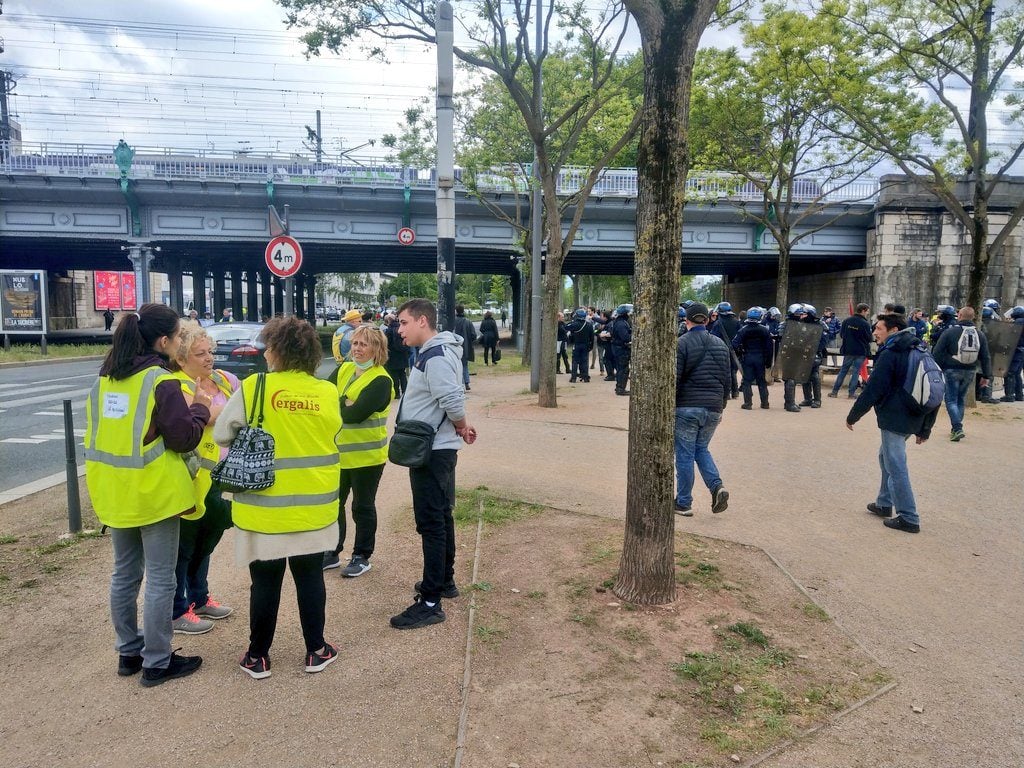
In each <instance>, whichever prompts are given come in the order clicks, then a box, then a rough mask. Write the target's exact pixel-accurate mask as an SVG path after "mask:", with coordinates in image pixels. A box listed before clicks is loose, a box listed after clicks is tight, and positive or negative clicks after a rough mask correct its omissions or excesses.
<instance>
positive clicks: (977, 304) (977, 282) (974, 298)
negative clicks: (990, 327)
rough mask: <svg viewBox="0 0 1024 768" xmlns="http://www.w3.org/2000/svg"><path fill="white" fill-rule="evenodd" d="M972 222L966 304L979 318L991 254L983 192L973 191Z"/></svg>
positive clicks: (986, 202) (986, 203) (985, 200)
mask: <svg viewBox="0 0 1024 768" xmlns="http://www.w3.org/2000/svg"><path fill="white" fill-rule="evenodd" d="M979 192H981V191H980V190H979ZM972 223H973V224H974V228H973V231H972V232H971V266H970V270H969V271H968V273H967V274H968V280H967V306H969V307H974V311H975V312H977V313H978V317H979V318H980V317H981V302H982V301H984V298H985V297H984V295H983V294H984V293H985V284H986V283H987V282H988V264H989V257H990V255H991V254H990V253H989V247H988V200H987V199H986V198H985V197H984V194H983V193H981V194H978V193H975V200H974V212H973V222H972ZM1011 301H1012V299H1011Z"/></svg>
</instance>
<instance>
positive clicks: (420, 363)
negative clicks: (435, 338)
mask: <svg viewBox="0 0 1024 768" xmlns="http://www.w3.org/2000/svg"><path fill="white" fill-rule="evenodd" d="M439 354H444V349H443V348H442V347H440V346H438V347H434V348H433V349H430V350H428V351H427V353H426V354H422V355H420V357H419V359H418V360H417V361H416V367H417V368H419V369H420V370H421V371H424V370H425V369H426V365H427V361H428V360H429V359H430V358H432V357H435V356H437V355H439ZM403 405H405V396H404V395H403V396H402V402H401V403H399V405H398V415H397V416H395V432H394V434H392V435H391V442H390V443H388V461H390V462H391V463H392V464H397V465H399V466H400V467H411V468H413V469H417V468H419V467H425V466H426V465H427V464H429V463H430V452H431V451H432V450H433V449H434V436H435V435H436V434H437V430H439V429H440V428H441V425H442V424H444V420H445V419H447V418H448V414H447V413H446V414H445V415H444V416H442V417H441V421H439V422H438V424H437V426H436V427H435V426H434V425H433V424H430V423H429V422H426V421H416V420H415V419H409V420H407V421H402V406H403Z"/></svg>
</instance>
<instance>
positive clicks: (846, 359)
mask: <svg viewBox="0 0 1024 768" xmlns="http://www.w3.org/2000/svg"><path fill="white" fill-rule="evenodd" d="M865 360H867V358H866V357H864V355H843V366H842V368H840V369H839V375H838V376H836V383H835V384H833V385H832V394H838V393H839V390H840V389H842V388H843V379H845V378H846V374H847V373H850V397H853V396H854V395H855V394H856V393H857V380H858V379H859V378H860V368H861V366H862V365H864V361H865ZM851 369H852V372H851Z"/></svg>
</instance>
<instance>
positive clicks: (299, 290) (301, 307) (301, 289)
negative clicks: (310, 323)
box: [292, 274, 306, 317]
mask: <svg viewBox="0 0 1024 768" xmlns="http://www.w3.org/2000/svg"><path fill="white" fill-rule="evenodd" d="M294 286H295V302H294V304H293V305H292V306H294V307H295V316H296V317H305V316H306V301H305V298H306V276H305V275H302V274H299V275H296V276H295V280H294Z"/></svg>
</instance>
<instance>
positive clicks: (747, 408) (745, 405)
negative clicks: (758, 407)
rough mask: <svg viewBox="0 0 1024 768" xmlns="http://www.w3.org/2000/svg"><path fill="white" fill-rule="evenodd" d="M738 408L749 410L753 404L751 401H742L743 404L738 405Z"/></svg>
mask: <svg viewBox="0 0 1024 768" xmlns="http://www.w3.org/2000/svg"><path fill="white" fill-rule="evenodd" d="M740 408H742V409H743V410H744V411H750V410H753V408H754V406H753V405H752V404H751V403H744V404H743V405H741V406H740Z"/></svg>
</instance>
